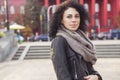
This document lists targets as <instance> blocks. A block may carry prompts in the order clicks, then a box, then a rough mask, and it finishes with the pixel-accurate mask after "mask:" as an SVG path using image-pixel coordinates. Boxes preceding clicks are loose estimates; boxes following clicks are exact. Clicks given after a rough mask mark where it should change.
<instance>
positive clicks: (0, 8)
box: [0, 6, 4, 15]
mask: <svg viewBox="0 0 120 80" xmlns="http://www.w3.org/2000/svg"><path fill="white" fill-rule="evenodd" d="M3 13H4V6H0V14H1V15H2V14H3Z"/></svg>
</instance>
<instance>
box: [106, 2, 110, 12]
mask: <svg viewBox="0 0 120 80" xmlns="http://www.w3.org/2000/svg"><path fill="white" fill-rule="evenodd" d="M107 11H111V4H110V3H108V4H107Z"/></svg>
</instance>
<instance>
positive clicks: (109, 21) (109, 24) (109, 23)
mask: <svg viewBox="0 0 120 80" xmlns="http://www.w3.org/2000/svg"><path fill="white" fill-rule="evenodd" d="M110 26H111V19H110V18H109V19H108V27H110Z"/></svg>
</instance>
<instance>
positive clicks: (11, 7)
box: [10, 5, 15, 14]
mask: <svg viewBox="0 0 120 80" xmlns="http://www.w3.org/2000/svg"><path fill="white" fill-rule="evenodd" d="M10 13H11V14H15V8H14V6H13V5H11V6H10Z"/></svg>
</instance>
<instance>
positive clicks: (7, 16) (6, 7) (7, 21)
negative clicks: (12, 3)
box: [4, 0, 10, 31]
mask: <svg viewBox="0 0 120 80" xmlns="http://www.w3.org/2000/svg"><path fill="white" fill-rule="evenodd" d="M4 6H5V10H6V20H5V23H6V27H7V31H9V30H10V28H9V14H8V0H4Z"/></svg>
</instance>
